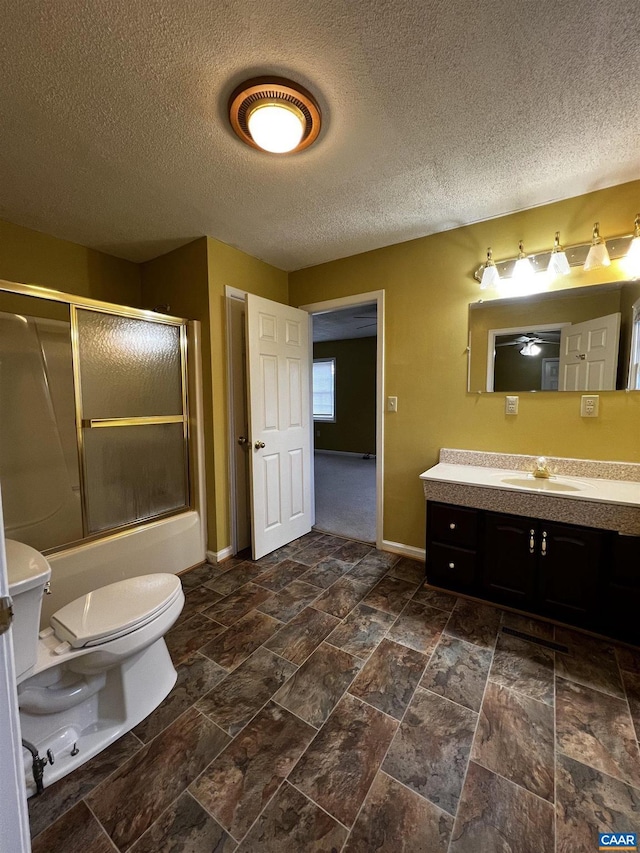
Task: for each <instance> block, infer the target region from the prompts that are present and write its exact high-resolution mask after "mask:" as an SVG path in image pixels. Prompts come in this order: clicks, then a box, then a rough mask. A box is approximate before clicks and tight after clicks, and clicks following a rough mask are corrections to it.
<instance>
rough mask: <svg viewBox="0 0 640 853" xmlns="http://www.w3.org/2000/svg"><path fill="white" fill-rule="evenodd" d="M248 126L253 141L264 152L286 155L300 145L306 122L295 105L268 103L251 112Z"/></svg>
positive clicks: (257, 106)
mask: <svg viewBox="0 0 640 853" xmlns="http://www.w3.org/2000/svg"><path fill="white" fill-rule="evenodd" d="M247 126H248V128H249V133H250V134H251V137H252V139H253V141H254V142H255V143H256V145H258V146H259V147H260V148H262V149H263V150H264V151H270V152H271V153H272V154H286V152H287V151H293V149H294V148H296V147H297V146H298V145H299V144H300V140H301V139H302V135H303V133H304V128H305V120H304V116H303V115H302V113H301V112H300V110H299V109H297V108H296V107H294V106H293V105H290V104H286V103H284V102H281V101H266V102H263V103H261V104H257V105H256V106H255V107H254V108H253V109H252V110H251V112H250V113H249V116H248V118H247Z"/></svg>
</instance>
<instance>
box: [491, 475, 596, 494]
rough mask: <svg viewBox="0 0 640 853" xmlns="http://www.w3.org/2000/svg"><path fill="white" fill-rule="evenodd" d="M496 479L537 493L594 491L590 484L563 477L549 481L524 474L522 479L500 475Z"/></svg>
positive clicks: (507, 484) (506, 484)
mask: <svg viewBox="0 0 640 853" xmlns="http://www.w3.org/2000/svg"><path fill="white" fill-rule="evenodd" d="M496 479H497V480H498V481H499V482H501V483H504V485H505V486H515V487H516V488H518V489H532V490H533V491H535V492H565V493H567V492H585V491H588V490H589V489H593V486H592V485H591V484H590V483H585V482H583V481H582V480H576V479H574V478H572V479H571V482H569V481H568V480H565V479H564V478H562V477H552V478H551V479H549V480H545V479H542V478H538V477H534V476H533V474H523V475H521V476H520V477H514V476H504V475H502V474H500V475H499V476H498V477H496Z"/></svg>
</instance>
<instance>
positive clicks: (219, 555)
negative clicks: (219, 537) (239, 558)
mask: <svg viewBox="0 0 640 853" xmlns="http://www.w3.org/2000/svg"><path fill="white" fill-rule="evenodd" d="M205 556H206V558H207V563H211V564H212V565H214V566H215V565H216V563H221V562H222V561H223V560H226V559H227V557H232V556H233V548H232V547H231V545H228V546H227V547H226V548H223V549H222V551H207V553H206V555H205Z"/></svg>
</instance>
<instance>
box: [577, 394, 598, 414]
mask: <svg viewBox="0 0 640 853" xmlns="http://www.w3.org/2000/svg"><path fill="white" fill-rule="evenodd" d="M599 412H600V397H599V396H598V395H597V394H583V395H582V397H580V417H581V418H597V417H598V414H599Z"/></svg>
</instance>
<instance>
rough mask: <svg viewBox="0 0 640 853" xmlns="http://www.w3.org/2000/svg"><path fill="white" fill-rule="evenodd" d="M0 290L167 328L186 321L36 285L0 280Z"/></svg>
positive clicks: (144, 309) (181, 318)
mask: <svg viewBox="0 0 640 853" xmlns="http://www.w3.org/2000/svg"><path fill="white" fill-rule="evenodd" d="M0 290H5V291H7V292H8V293H16V294H18V295H19V296H33V297H35V298H37V299H49V300H51V301H52V302H65V303H66V304H67V305H71V306H76V307H78V308H90V309H91V310H92V311H102V312H104V313H105V314H119V315H120V316H122V317H133V318H135V319H138V320H151V321H152V322H154V323H165V324H166V325H169V326H182V325H184V324H186V323H187V322H188V321H187V320H186V318H184V317H174V316H173V315H171V314H159V313H157V312H156V311H150V310H149V309H147V308H133V307H131V306H129V305H116V304H115V303H111V302H104V301H103V300H101V299H91V298H90V297H88V296H75V295H74V294H73V293H64V292H63V291H61V290H52V289H50V288H48V287H40V285H37V284H20V283H19V282H16V281H6V280H4V279H0Z"/></svg>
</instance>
